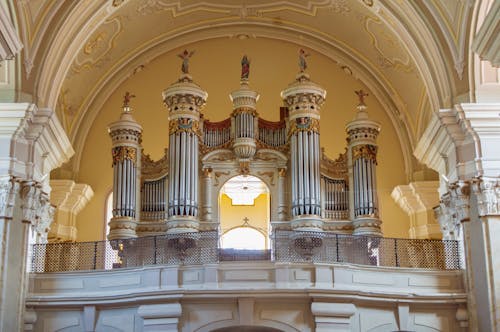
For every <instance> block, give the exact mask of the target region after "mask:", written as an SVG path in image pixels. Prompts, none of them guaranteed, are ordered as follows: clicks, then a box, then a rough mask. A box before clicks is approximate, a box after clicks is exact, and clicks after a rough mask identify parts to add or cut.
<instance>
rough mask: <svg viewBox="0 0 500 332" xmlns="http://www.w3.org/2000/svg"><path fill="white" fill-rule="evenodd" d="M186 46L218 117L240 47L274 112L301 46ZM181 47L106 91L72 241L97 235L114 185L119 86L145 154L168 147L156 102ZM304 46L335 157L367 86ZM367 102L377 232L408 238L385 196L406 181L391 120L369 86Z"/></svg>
mask: <svg viewBox="0 0 500 332" xmlns="http://www.w3.org/2000/svg"><path fill="white" fill-rule="evenodd" d="M186 48H188V49H194V50H196V53H195V54H194V56H193V57H192V61H191V63H190V72H191V73H192V75H193V77H194V79H195V81H196V82H197V83H198V84H200V85H201V86H202V87H203V88H204V89H205V90H206V91H207V92H208V95H209V97H208V103H207V106H206V109H205V111H204V113H205V117H206V118H209V119H211V120H213V121H215V120H222V119H224V118H227V117H228V116H229V114H230V113H231V110H232V108H231V102H230V100H229V96H228V95H229V93H230V92H231V91H233V90H235V89H237V88H238V85H239V84H238V83H239V76H240V70H241V67H240V60H241V57H242V55H243V54H247V55H248V56H249V58H250V60H251V68H250V85H251V87H253V88H254V89H255V90H257V91H259V92H260V94H261V98H260V100H259V102H258V112H259V114H260V115H261V117H263V118H265V119H268V120H277V119H278V117H279V107H280V106H281V105H282V102H281V99H280V92H281V90H283V89H284V88H285V87H286V86H287V85H288V84H289V83H290V82H292V81H293V80H294V78H295V75H296V73H297V71H298V66H297V53H298V49H299V48H300V46H299V45H295V44H291V43H288V42H284V41H277V40H270V39H265V38H257V39H254V38H250V39H246V40H239V39H236V38H227V39H213V40H206V41H202V42H198V43H196V44H194V45H188V46H186ZM182 49H184V47H183V48H182ZM182 49H177V50H175V51H172V52H169V53H166V54H164V55H162V56H160V57H158V58H156V59H154V60H152V61H151V62H149V63H147V64H145V67H144V69H143V70H142V71H140V72H138V73H137V74H135V75H132V76H130V77H129V78H128V79H127V80H126V81H124V82H123V83H122V85H121V86H120V87H119V88H118V89H117V90H116V91H115V92H114V93H113V94H112V95H111V96H110V97H109V99H108V100H107V102H106V103H105V104H104V106H103V108H102V109H101V110H100V112H99V115H98V116H97V118H96V119H95V121H94V123H93V124H92V128H91V129H90V132H89V135H88V137H87V140H86V142H85V148H84V151H83V155H82V163H81V165H80V172H79V175H78V179H77V180H78V182H81V183H87V184H90V185H91V186H92V188H93V190H94V193H95V195H94V198H93V199H92V200H91V202H90V203H89V204H88V205H87V207H85V209H84V210H83V211H82V212H81V213H80V214H79V215H78V219H77V226H78V241H87V240H98V239H102V238H103V233H104V228H103V227H104V207H105V197H106V195H107V194H108V192H109V191H110V189H111V185H112V168H111V153H110V150H111V140H110V138H109V136H108V133H107V126H108V124H109V123H111V122H113V121H116V120H117V119H118V117H119V114H120V110H121V104H122V96H123V94H124V93H125V91H130V92H132V93H134V94H135V95H136V96H137V98H135V99H133V100H132V106H133V107H134V109H135V112H134V116H135V118H136V120H137V121H138V122H139V123H140V124H141V125H142V126H143V128H144V135H143V146H144V150H145V151H146V153H150V154H151V156H152V158H153V159H158V158H160V157H161V156H162V154H163V150H164V148H165V147H167V146H168V114H167V111H166V109H165V108H164V106H163V105H162V98H161V92H162V90H164V89H165V88H167V87H168V86H169V85H170V84H171V83H172V82H174V81H175V80H176V79H177V78H178V77H179V74H180V59H179V58H178V57H177V54H178V53H180V52H181V51H182ZM309 52H310V53H311V56H310V57H309V58H308V73H309V74H310V76H311V79H312V80H314V81H315V82H317V83H319V84H320V85H321V86H323V87H324V88H325V89H326V90H327V100H326V103H325V105H324V107H323V109H322V115H321V116H322V118H321V145H322V146H324V147H325V149H326V153H327V154H328V155H329V156H330V157H336V156H337V155H338V154H339V153H341V152H343V151H344V147H345V145H346V142H345V136H346V135H345V130H344V126H345V123H346V122H348V121H350V120H352V119H353V117H354V115H355V105H356V104H357V97H356V95H355V94H354V90H359V89H360V88H361V89H364V90H365V91H368V88H367V87H366V86H365V85H364V84H363V83H362V82H360V81H358V80H356V79H355V78H354V77H352V76H349V75H348V74H346V73H345V72H344V71H343V70H342V69H341V68H340V67H339V66H338V65H337V64H336V63H335V62H333V61H332V60H330V59H328V58H327V57H325V56H323V55H321V54H319V53H316V52H313V51H309ZM130 71H132V69H130ZM368 92H369V93H370V91H368ZM366 102H367V105H368V111H369V114H370V117H371V118H372V119H374V120H376V121H379V122H380V123H381V124H382V132H381V134H380V136H379V139H378V143H379V145H380V148H379V158H378V161H379V164H378V167H377V174H378V179H377V183H378V189H379V200H380V211H381V213H380V214H381V218H382V220H383V222H384V223H383V232H384V235H385V236H395V237H407V236H408V228H409V217H408V216H407V215H406V214H405V213H403V211H402V210H401V209H400V208H399V207H398V206H397V205H396V204H395V203H394V202H393V200H392V198H391V197H390V193H391V191H392V189H393V188H394V186H396V185H398V184H404V183H406V177H405V174H404V163H403V158H402V153H401V148H400V145H399V142H398V138H397V136H396V132H395V130H394V128H393V127H392V123H391V121H390V119H389V118H388V116H387V115H386V113H385V111H384V110H383V109H382V107H381V106H380V104H379V103H378V102H377V100H376V99H375V98H374V97H373V95H372V94H371V93H370V96H369V97H368V98H367V99H366Z"/></svg>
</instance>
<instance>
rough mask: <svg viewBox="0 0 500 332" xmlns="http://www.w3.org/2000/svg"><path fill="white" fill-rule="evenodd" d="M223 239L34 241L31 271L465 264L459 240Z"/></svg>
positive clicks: (303, 235) (292, 235)
mask: <svg viewBox="0 0 500 332" xmlns="http://www.w3.org/2000/svg"><path fill="white" fill-rule="evenodd" d="M218 240H219V237H218V234H217V232H216V231H208V232H199V233H182V234H168V235H162V236H149V237H141V238H134V239H125V240H113V241H98V242H73V243H52V244H35V245H33V250H32V257H31V272H35V273H41V272H60V271H78V270H103V269H112V268H122V267H139V266H145V265H156V264H161V265H182V264H186V265H200V264H208V263H217V262H221V261H259V260H273V261H276V262H317V263H352V264H362V265H371V266H390V267H407V268H419V269H440V270H457V269H460V268H462V263H461V262H462V259H461V250H460V246H459V242H458V241H451V240H446V241H440V240H415V239H393V238H381V237H368V236H353V235H344V234H336V233H328V232H295V231H285V230H275V231H274V234H273V236H272V250H239V249H220V248H218V243H219V241H218Z"/></svg>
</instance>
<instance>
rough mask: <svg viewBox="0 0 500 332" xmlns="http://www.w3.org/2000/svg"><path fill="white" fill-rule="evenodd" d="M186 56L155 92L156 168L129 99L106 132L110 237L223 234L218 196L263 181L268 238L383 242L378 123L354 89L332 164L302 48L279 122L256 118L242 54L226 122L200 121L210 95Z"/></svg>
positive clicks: (321, 95) (319, 98)
mask: <svg viewBox="0 0 500 332" xmlns="http://www.w3.org/2000/svg"><path fill="white" fill-rule="evenodd" d="M193 53H194V52H188V51H187V50H186V51H184V52H183V53H182V54H180V55H179V57H181V58H182V67H181V70H182V73H181V75H180V77H179V79H178V80H177V81H176V82H174V83H173V84H171V85H170V86H169V87H168V88H167V89H165V90H164V91H163V93H162V96H163V101H164V104H165V106H166V108H167V110H168V117H169V128H168V130H169V142H168V149H166V150H165V151H166V152H165V155H164V156H163V158H161V159H160V160H157V161H153V160H151V158H149V156H148V155H146V154H145V153H144V152H143V150H142V148H141V137H142V127H141V125H140V124H138V123H137V122H136V121H135V120H134V118H133V112H132V107H131V99H132V98H133V97H134V96H133V95H131V94H130V93H128V92H127V93H126V95H125V97H124V102H123V110H122V113H121V116H120V119H119V120H118V121H116V122H113V123H111V124H110V125H109V134H110V136H111V139H112V157H113V162H112V164H113V174H114V175H113V218H112V219H111V221H110V223H109V226H110V231H109V234H108V239H110V240H119V239H125V238H134V237H142V236H149V235H162V234H173V235H175V234H179V236H180V235H181V234H193V233H201V232H204V231H216V230H219V231H220V215H219V214H220V211H219V210H220V209H219V208H218V204H219V203H220V200H219V199H218V197H219V194H220V192H221V190H223V187H224V184H225V183H228V181H230V180H231V179H234V178H237V179H240V181H247V180H248V179H255V178H257V179H260V180H261V181H262V182H264V183H265V186H266V187H267V190H268V192H269V195H270V207H269V210H270V211H269V215H270V226H269V229H270V232H272V231H273V230H278V229H282V230H289V231H294V232H292V233H295V234H306V232H314V234H321V232H335V233H344V234H353V235H372V236H381V235H382V234H381V223H382V221H381V220H380V218H379V210H378V201H377V187H376V186H377V185H376V182H377V181H376V165H377V143H376V140H377V136H378V134H379V132H380V125H379V124H378V123H377V122H375V121H373V120H371V119H370V118H369V116H368V112H367V106H366V104H365V97H366V96H367V94H366V93H365V92H363V91H362V90H360V91H356V94H357V95H358V97H359V104H358V105H357V106H356V112H355V116H354V117H353V120H352V121H350V122H348V123H347V124H346V126H345V130H346V136H347V146H346V150H345V152H344V153H343V154H340V155H339V157H338V158H337V159H335V160H333V159H330V158H328V157H327V156H326V155H325V153H324V152H323V150H322V148H321V139H320V134H321V129H320V124H321V113H322V112H330V111H331V110H325V109H322V105H323V103H324V101H325V98H326V96H327V91H325V90H324V89H323V88H322V87H321V86H319V85H318V84H316V83H315V82H314V81H313V80H312V79H311V78H310V76H309V74H308V73H307V61H306V57H307V56H308V54H307V53H306V52H305V51H304V50H302V49H301V50H300V51H299V61H298V63H299V72H298V73H297V75H296V77H295V80H294V81H292V82H291V83H290V84H289V85H288V86H287V87H285V88H284V90H283V91H282V92H281V98H282V100H283V107H281V108H280V109H279V114H280V119H279V121H276V122H273V121H268V120H265V119H264V118H262V117H260V115H259V109H258V100H259V94H258V92H256V91H254V90H253V89H252V87H251V85H250V80H249V78H250V61H249V59H248V58H247V56H244V57H243V59H242V60H241V77H240V82H239V83H240V84H239V88H238V89H236V90H235V91H233V92H231V93H230V98H231V101H232V105H233V109H232V112H231V113H230V116H229V117H228V118H227V119H225V120H223V121H219V122H211V121H210V120H209V119H207V118H205V117H204V116H203V107H204V106H205V103H206V102H207V97H208V93H207V92H206V91H205V90H203V88H202V87H200V86H199V85H198V84H197V83H196V82H195V80H194V79H193V76H191V74H190V72H189V59H190V57H191V56H192V55H193ZM228 113H229V110H228ZM323 126H324V128H328V124H323ZM240 191H241V192H240V193H242V192H244V191H245V187H242V188H241V190H240Z"/></svg>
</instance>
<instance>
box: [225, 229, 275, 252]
mask: <svg viewBox="0 0 500 332" xmlns="http://www.w3.org/2000/svg"><path fill="white" fill-rule="evenodd" d="M221 247H222V248H234V249H253V250H259V249H266V237H265V235H264V234H262V233H261V232H259V231H258V230H256V229H255V228H252V227H248V226H242V227H236V228H233V229H231V230H229V231H227V232H226V233H224V234H223V235H222V237H221Z"/></svg>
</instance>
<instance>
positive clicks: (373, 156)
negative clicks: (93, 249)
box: [352, 144, 377, 164]
mask: <svg viewBox="0 0 500 332" xmlns="http://www.w3.org/2000/svg"><path fill="white" fill-rule="evenodd" d="M361 158H363V159H365V160H373V161H374V162H375V164H377V146H375V145H371V144H362V145H355V146H353V147H352V161H353V162H354V161H356V160H358V159H361Z"/></svg>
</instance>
